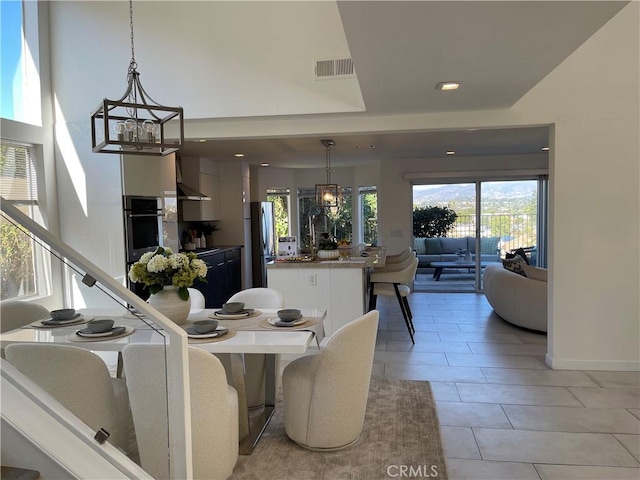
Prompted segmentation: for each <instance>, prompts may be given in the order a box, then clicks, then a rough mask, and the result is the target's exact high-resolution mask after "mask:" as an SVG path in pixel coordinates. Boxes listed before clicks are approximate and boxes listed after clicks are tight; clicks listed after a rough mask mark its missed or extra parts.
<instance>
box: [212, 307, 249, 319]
mask: <svg viewBox="0 0 640 480" xmlns="http://www.w3.org/2000/svg"><path fill="white" fill-rule="evenodd" d="M252 313H253V310H252V309H249V310H243V311H241V312H238V313H225V312H224V311H223V310H216V311H215V312H213V316H214V317H215V318H222V319H227V320H233V319H237V318H247V317H248V316H250V315H251V314H252Z"/></svg>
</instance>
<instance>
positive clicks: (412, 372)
mask: <svg viewBox="0 0 640 480" xmlns="http://www.w3.org/2000/svg"><path fill="white" fill-rule="evenodd" d="M385 377H386V378H397V379H401V380H428V381H430V382H472V383H474V382H476V383H486V382H487V380H486V379H485V377H484V375H483V374H482V371H481V370H480V369H479V368H473V367H439V366H431V365H409V364H399V363H389V364H387V365H386V368H385Z"/></svg>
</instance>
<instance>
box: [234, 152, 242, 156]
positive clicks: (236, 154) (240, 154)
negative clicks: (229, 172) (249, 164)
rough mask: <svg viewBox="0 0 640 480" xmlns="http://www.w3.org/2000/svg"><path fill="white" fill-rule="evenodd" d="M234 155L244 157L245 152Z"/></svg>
mask: <svg viewBox="0 0 640 480" xmlns="http://www.w3.org/2000/svg"><path fill="white" fill-rule="evenodd" d="M233 156H234V157H244V153H240V152H238V153H234V154H233Z"/></svg>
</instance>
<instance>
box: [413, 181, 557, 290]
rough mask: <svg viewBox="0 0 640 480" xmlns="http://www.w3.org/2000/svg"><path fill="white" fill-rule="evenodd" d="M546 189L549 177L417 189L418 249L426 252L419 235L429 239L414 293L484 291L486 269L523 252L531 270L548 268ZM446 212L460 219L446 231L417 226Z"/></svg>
mask: <svg viewBox="0 0 640 480" xmlns="http://www.w3.org/2000/svg"><path fill="white" fill-rule="evenodd" d="M546 185H547V180H546V177H541V178H535V179H533V178H532V179H523V180H520V179H518V180H500V181H498V180H495V181H494V180H490V181H480V180H478V181H475V182H466V183H441V184H434V185H414V188H413V201H414V202H413V203H414V205H413V207H414V239H415V241H414V246H416V245H417V246H418V247H419V248H422V242H421V240H420V238H421V236H425V237H431V239H430V240H428V241H426V246H425V248H424V253H423V256H422V261H421V262H420V265H421V268H419V270H418V274H417V275H416V283H415V288H416V290H423V291H453V292H465V291H466V292H468V291H476V292H479V291H482V272H483V270H484V268H485V267H486V266H487V265H488V264H489V263H491V262H501V260H502V259H503V258H505V257H506V255H508V254H512V253H513V252H514V251H515V250H519V249H522V251H524V252H525V254H526V256H527V259H528V260H529V261H530V262H531V263H532V264H533V265H538V266H544V265H546V248H545V245H546V204H547V202H546V195H547V188H546ZM445 207H446V209H449V210H452V211H453V212H455V214H456V218H455V222H454V223H453V224H452V225H451V226H450V228H449V229H448V230H446V231H441V232H438V231H433V230H432V231H427V230H425V229H423V230H420V228H418V227H416V225H419V224H420V222H416V219H420V218H425V219H426V218H431V217H430V216H433V215H436V214H437V213H438V212H440V211H442V210H443V209H444V208H445ZM434 221H435V220H434ZM436 239H437V240H436ZM436 243H438V244H439V245H438V246H437V247H438V248H436V247H435V244H436ZM519 251H520V250H519ZM418 254H419V255H420V252H418Z"/></svg>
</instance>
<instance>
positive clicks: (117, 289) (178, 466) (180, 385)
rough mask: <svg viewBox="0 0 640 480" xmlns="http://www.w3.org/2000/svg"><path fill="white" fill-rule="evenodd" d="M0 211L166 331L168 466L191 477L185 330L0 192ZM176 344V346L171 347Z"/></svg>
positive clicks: (176, 475) (183, 476) (176, 472)
mask: <svg viewBox="0 0 640 480" xmlns="http://www.w3.org/2000/svg"><path fill="white" fill-rule="evenodd" d="M0 211H2V212H4V213H5V214H6V215H7V216H9V217H11V218H12V219H13V220H15V221H16V222H17V223H19V224H20V225H22V226H23V227H25V228H26V229H27V230H28V231H29V232H31V234H33V235H34V236H36V237H37V238H39V239H40V240H42V241H43V242H45V243H46V244H48V245H49V247H50V248H51V249H53V250H54V251H56V252H58V253H59V254H60V255H62V256H63V257H65V258H67V259H68V260H70V261H71V262H72V263H74V264H75V265H76V266H78V267H80V268H82V269H83V270H84V271H85V273H86V274H88V275H90V276H91V277H93V278H94V279H95V280H97V281H99V282H100V284H101V285H102V286H104V287H105V288H106V289H107V290H109V291H110V292H112V293H113V294H115V295H116V296H117V297H119V298H120V299H122V300H125V301H126V302H127V303H129V304H130V305H133V306H134V307H135V308H136V310H138V311H139V312H141V313H142V314H144V315H145V316H146V317H148V318H149V319H151V320H153V321H154V322H155V323H157V324H158V325H160V326H162V328H163V329H164V330H165V331H166V332H167V333H168V335H169V342H170V344H169V346H168V353H167V355H168V361H167V363H168V367H169V376H170V378H171V379H172V380H173V385H175V388H172V389H169V391H168V402H169V412H168V413H169V425H170V432H172V433H173V434H172V435H170V437H169V443H170V444H172V447H173V448H172V449H170V451H173V453H174V456H173V458H172V465H173V468H172V469H171V470H172V472H173V474H174V477H175V478H193V463H192V445H191V408H190V405H191V396H190V390H189V357H188V341H187V334H186V332H185V331H184V330H183V329H182V328H180V327H178V326H177V325H176V324H175V323H174V322H172V321H171V320H169V319H168V318H167V317H165V316H164V315H162V314H161V313H160V312H158V311H157V310H156V309H155V308H153V307H151V306H150V305H149V304H148V303H146V302H144V301H143V300H142V299H141V298H140V297H138V296H136V295H134V294H133V292H131V291H130V290H128V289H127V288H125V287H124V286H122V285H121V284H120V283H118V282H117V281H116V280H115V279H114V278H113V277H111V276H110V275H108V274H107V273H106V272H104V271H103V270H102V269H100V268H99V267H98V266H96V265H95V264H93V263H92V262H91V261H89V260H88V259H87V258H85V257H84V256H82V255H81V254H80V253H78V252H77V251H76V250H74V249H73V248H71V247H70V246H69V245H67V244H66V243H64V242H62V241H61V240H60V239H59V238H58V237H56V236H55V235H53V234H52V233H51V232H49V231H48V230H46V229H45V228H43V227H42V226H41V225H40V224H38V223H37V222H35V221H34V220H32V219H31V218H29V217H28V216H26V215H25V214H24V213H22V212H21V211H20V210H18V209H17V208H15V207H14V206H13V205H12V202H10V201H8V200H6V199H5V198H4V197H1V196H0ZM173 347H176V348H173Z"/></svg>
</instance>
